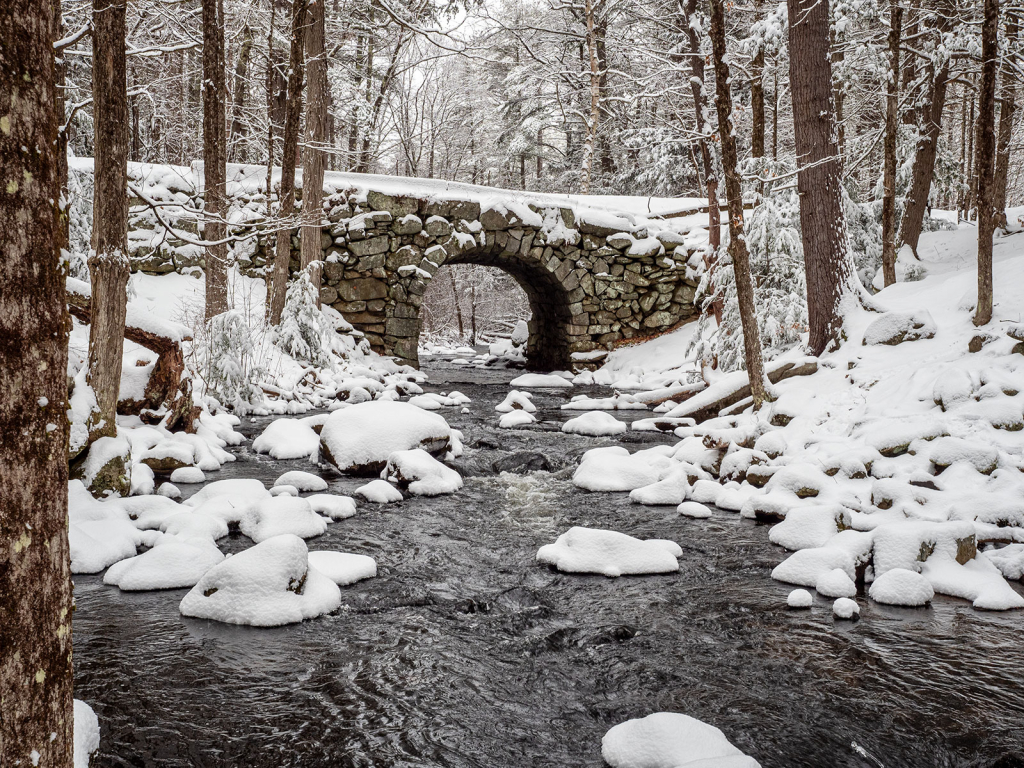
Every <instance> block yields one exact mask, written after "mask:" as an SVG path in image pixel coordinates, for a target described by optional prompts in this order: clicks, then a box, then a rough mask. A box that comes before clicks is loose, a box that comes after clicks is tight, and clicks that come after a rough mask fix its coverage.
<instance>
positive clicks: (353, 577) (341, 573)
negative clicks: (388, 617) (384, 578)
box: [309, 552, 377, 587]
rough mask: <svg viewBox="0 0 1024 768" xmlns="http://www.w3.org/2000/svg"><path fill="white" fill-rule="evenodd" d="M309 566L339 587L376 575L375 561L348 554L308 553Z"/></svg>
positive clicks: (366, 557)
mask: <svg viewBox="0 0 1024 768" xmlns="http://www.w3.org/2000/svg"><path fill="white" fill-rule="evenodd" d="M309 564H310V565H311V566H312V567H313V568H316V569H317V570H318V571H320V573H322V574H323V575H324V576H326V577H327V578H329V579H330V580H331V581H333V582H334V583H335V584H337V585H338V586H339V587H346V586H348V585H349V584H355V583H356V582H357V581H362V580H363V579H372V578H373V577H374V576H376V575H377V561H376V560H374V559H373V558H372V557H369V556H368V555H355V554H352V553H349V552H310V553H309Z"/></svg>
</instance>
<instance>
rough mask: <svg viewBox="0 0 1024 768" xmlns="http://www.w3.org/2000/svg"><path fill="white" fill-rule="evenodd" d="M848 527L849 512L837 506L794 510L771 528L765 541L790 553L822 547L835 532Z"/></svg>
mask: <svg viewBox="0 0 1024 768" xmlns="http://www.w3.org/2000/svg"><path fill="white" fill-rule="evenodd" d="M849 527H850V519H849V513H847V512H846V511H845V510H844V509H843V508H842V507H839V506H834V507H833V506H809V507H797V508H795V509H792V510H790V511H789V512H788V513H787V514H786V519H785V520H783V521H782V522H781V523H779V524H778V525H774V526H772V529H771V530H770V531H769V532H768V539H769V540H770V541H771V542H772V544H778V545H779V546H780V547H785V548H786V549H790V550H798V549H809V548H811V547H822V546H824V545H825V544H827V543H828V541H829V540H830V539H831V538H832V537H833V536H835V535H836V534H837V533H838V532H839V531H841V530H844V529H846V528H849Z"/></svg>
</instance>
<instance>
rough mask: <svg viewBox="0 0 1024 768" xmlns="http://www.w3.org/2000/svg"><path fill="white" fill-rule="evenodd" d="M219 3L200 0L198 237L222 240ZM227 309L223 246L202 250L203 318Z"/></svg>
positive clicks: (222, 93) (224, 86)
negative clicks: (200, 186) (200, 202)
mask: <svg viewBox="0 0 1024 768" xmlns="http://www.w3.org/2000/svg"><path fill="white" fill-rule="evenodd" d="M225 79H226V72H225V62H224V0H203V181H204V185H205V189H204V191H203V201H204V203H203V237H204V238H205V239H206V240H213V241H217V240H223V239H224V238H225V237H226V236H227V224H226V217H227V212H228V204H227V167H226V166H227V157H228V152H227V126H226V125H225V104H224V102H225V94H226V93H227V83H226V82H225ZM227 309H228V246H227V243H219V244H216V245H208V246H206V319H207V320H209V319H210V318H211V317H214V316H215V315H219V314H221V313H222V312H226V311H227Z"/></svg>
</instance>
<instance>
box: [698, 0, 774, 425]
mask: <svg viewBox="0 0 1024 768" xmlns="http://www.w3.org/2000/svg"><path fill="white" fill-rule="evenodd" d="M710 7H711V46H712V50H713V52H714V60H715V107H716V108H717V110H718V134H719V137H720V138H721V141H722V169H723V171H724V175H725V197H726V200H727V201H728V203H729V256H730V257H731V258H732V270H733V276H734V278H735V280H736V298H737V301H738V303H739V309H740V324H741V325H742V327H743V352H744V359H745V362H746V366H747V378H748V380H749V381H750V391H751V395H752V396H753V399H754V410H755V411H756V410H759V409H760V408H761V405H762V404H763V403H764V402H765V400H767V399H768V393H767V391H766V389H765V385H764V363H763V361H762V358H761V335H760V333H759V331H758V328H757V317H756V315H755V312H754V285H753V281H752V280H751V279H750V255H749V254H748V252H747V241H746V239H745V237H744V234H743V189H742V186H741V184H740V175H739V171H737V169H736V166H737V164H738V162H739V158H738V156H737V151H736V136H735V134H734V133H733V124H732V91H731V86H730V85H729V65H728V64H726V62H725V10H724V9H723V7H722V0H710Z"/></svg>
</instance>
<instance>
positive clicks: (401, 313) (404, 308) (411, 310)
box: [395, 304, 420, 318]
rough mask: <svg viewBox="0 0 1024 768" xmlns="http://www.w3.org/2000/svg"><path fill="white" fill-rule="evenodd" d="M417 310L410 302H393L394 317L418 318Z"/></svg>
mask: <svg viewBox="0 0 1024 768" xmlns="http://www.w3.org/2000/svg"><path fill="white" fill-rule="evenodd" d="M419 316H420V313H419V310H418V309H416V307H414V306H412V305H411V304H395V317H403V318H418V317H419Z"/></svg>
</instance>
